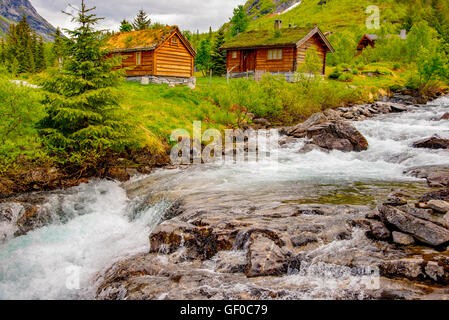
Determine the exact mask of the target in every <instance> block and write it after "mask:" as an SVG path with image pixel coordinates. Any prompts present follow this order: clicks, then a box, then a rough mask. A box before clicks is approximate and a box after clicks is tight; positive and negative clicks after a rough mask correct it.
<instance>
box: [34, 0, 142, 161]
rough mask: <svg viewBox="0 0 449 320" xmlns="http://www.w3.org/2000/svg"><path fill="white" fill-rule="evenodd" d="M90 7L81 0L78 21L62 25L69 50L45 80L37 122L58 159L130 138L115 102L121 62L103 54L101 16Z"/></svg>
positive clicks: (85, 155)
mask: <svg viewBox="0 0 449 320" xmlns="http://www.w3.org/2000/svg"><path fill="white" fill-rule="evenodd" d="M75 10H76V9H75ZM93 10H95V7H94V8H87V7H86V4H85V1H84V0H82V2H81V9H80V10H77V15H76V16H72V15H71V16H72V18H73V21H74V22H77V24H78V25H79V26H78V28H76V29H75V30H65V31H66V33H67V34H68V35H69V39H68V40H66V48H67V52H70V54H69V55H67V56H66V58H65V59H66V60H65V63H64V66H63V68H62V69H58V70H56V71H54V73H53V74H52V76H51V77H49V79H48V80H47V81H46V82H45V83H44V89H45V90H46V98H45V100H44V103H45V106H46V112H47V115H46V117H45V118H44V119H43V120H42V121H41V122H40V128H41V131H40V132H41V135H42V137H43V140H44V142H45V145H46V146H47V147H48V148H49V149H50V150H53V151H58V152H62V153H58V154H59V155H60V156H61V158H60V159H64V158H65V157H67V155H66V153H67V154H69V155H71V158H70V159H69V161H71V162H75V161H76V164H80V163H81V164H82V163H85V161H86V160H89V161H91V159H92V158H95V159H98V158H101V157H102V156H103V155H105V153H106V152H107V151H108V150H113V151H121V150H123V149H124V148H125V147H127V146H130V145H132V143H133V141H134V140H133V138H132V137H133V135H132V132H131V131H130V126H129V125H128V122H127V121H126V120H125V119H126V117H125V116H124V114H123V111H122V110H121V109H120V107H119V106H118V104H119V92H118V90H117V88H116V87H117V86H118V85H119V84H120V83H121V81H122V79H123V76H122V75H123V72H122V71H120V70H115V71H114V67H115V66H117V65H118V64H119V63H120V62H119V61H118V60H117V59H115V58H105V57H106V54H107V52H105V51H103V49H102V47H103V46H104V44H105V43H104V41H102V32H101V31H97V30H95V29H94V27H95V25H97V24H98V22H99V21H100V20H101V18H98V17H97V16H96V15H95V14H94V13H93ZM69 15H70V14H69ZM64 151H65V152H66V153H64ZM79 159H81V160H79Z"/></svg>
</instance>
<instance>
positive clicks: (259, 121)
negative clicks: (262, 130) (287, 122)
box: [252, 118, 271, 127]
mask: <svg viewBox="0 0 449 320" xmlns="http://www.w3.org/2000/svg"><path fill="white" fill-rule="evenodd" d="M252 121H253V123H254V124H257V125H260V126H265V127H269V126H271V123H270V122H269V121H268V120H267V119H264V118H257V119H253V120H252Z"/></svg>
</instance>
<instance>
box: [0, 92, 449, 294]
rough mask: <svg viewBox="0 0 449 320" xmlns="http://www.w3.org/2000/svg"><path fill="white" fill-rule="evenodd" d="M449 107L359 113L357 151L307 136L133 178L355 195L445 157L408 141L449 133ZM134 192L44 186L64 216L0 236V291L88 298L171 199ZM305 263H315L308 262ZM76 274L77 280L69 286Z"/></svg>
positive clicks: (402, 179) (157, 187) (251, 191)
mask: <svg viewBox="0 0 449 320" xmlns="http://www.w3.org/2000/svg"><path fill="white" fill-rule="evenodd" d="M448 110H449V98H447V97H444V98H440V99H438V100H436V101H434V102H432V103H431V104H429V106H427V107H421V108H416V109H413V110H412V111H410V112H407V113H402V114H390V115H382V116H379V117H376V118H374V119H371V120H367V121H363V122H357V123H355V125H356V127H357V128H358V129H359V130H360V131H361V132H362V134H363V135H364V136H365V137H366V138H367V139H368V141H369V144H370V148H369V150H368V151H365V152H361V153H341V152H337V151H334V152H331V153H329V154H325V153H322V152H318V151H314V152H310V153H308V154H301V153H299V152H298V151H299V150H300V149H301V147H302V145H303V144H304V142H303V141H299V142H298V143H296V144H291V145H288V146H287V147H285V148H282V149H280V150H279V154H278V159H279V161H276V162H275V161H270V160H266V161H264V162H259V163H246V164H239V165H227V166H220V167H219V166H217V165H207V166H200V167H189V168H187V169H176V170H159V171H157V172H155V173H154V174H152V175H149V176H146V177H141V178H139V179H140V180H139V181H134V182H133V183H134V184H135V183H137V184H138V183H139V182H145V186H146V187H145V188H146V190H148V191H147V192H148V193H152V194H153V195H154V196H157V197H159V199H161V198H162V199H174V198H176V197H179V196H189V195H195V194H196V195H205V196H204V198H208V196H207V195H210V197H209V198H208V201H212V200H211V199H213V201H218V202H219V201H223V202H225V201H232V200H233V199H232V197H231V196H230V195H233V196H235V197H240V198H245V199H247V200H249V201H251V200H252V199H254V200H253V201H258V200H257V199H263V198H264V197H265V195H266V194H272V195H273V194H274V195H275V196H277V195H280V194H290V195H292V194H295V196H296V197H298V198H300V199H302V200H304V201H306V200H307V199H315V200H316V199H323V197H324V199H330V198H332V193H331V195H330V196H329V190H333V189H338V190H340V191H339V192H341V189H343V188H350V189H351V192H355V194H356V196H357V195H358V194H359V193H363V192H364V191H363V190H364V189H370V191H369V192H370V193H376V190H378V189H380V188H385V189H387V190H388V188H389V187H390V186H391V185H395V184H399V185H400V184H407V183H412V184H413V183H419V181H418V180H417V179H414V178H411V177H407V176H404V174H403V171H404V170H405V169H407V168H410V167H413V166H421V165H432V164H448V165H449V157H448V153H447V151H446V150H424V149H413V148H411V144H412V143H413V142H415V141H417V140H419V139H422V138H427V137H430V136H432V135H434V134H438V135H440V136H441V137H444V138H449V121H439V119H440V118H441V116H442V115H443V114H444V113H445V112H448ZM132 193H133V191H132V190H131V191H130V192H129V194H127V192H126V191H125V189H124V188H123V187H122V186H120V185H119V184H118V183H115V182H108V181H94V182H91V183H89V184H85V185H81V186H79V187H76V188H73V189H71V190H69V191H68V192H65V193H64V194H62V195H59V196H58V195H57V194H56V195H55V194H53V195H52V196H49V199H48V203H47V204H46V207H47V208H49V210H55V212H56V211H57V216H59V217H61V216H62V217H66V219H59V220H57V219H56V220H55V223H53V224H51V225H49V226H46V227H42V228H40V229H37V230H34V231H32V232H29V233H28V234H27V235H25V236H21V237H18V238H15V239H11V240H9V241H8V242H6V243H4V244H3V245H0V299H83V298H85V299H89V298H94V297H95V281H96V277H97V275H98V274H99V273H101V272H104V271H105V270H106V269H107V268H108V267H110V266H111V265H112V264H113V263H114V262H115V261H118V260H120V259H123V258H124V257H127V256H130V255H133V254H137V253H142V252H146V251H147V250H148V246H149V243H148V235H149V234H150V232H151V230H152V229H153V228H154V227H155V226H157V224H158V223H159V222H160V220H161V217H162V215H163V213H164V211H165V210H166V209H167V208H168V206H169V201H166V200H159V201H156V202H153V203H156V204H153V205H147V206H141V204H142V197H134V196H133V197H132V200H131V198H130V197H131V196H130V194H132ZM138 195H139V196H142V194H141V193H140V194H138ZM326 195H327V198H326ZM319 196H321V198H320V197H319ZM314 197H315V198H314ZM298 198H295V199H298ZM198 205H199V206H201V203H199V204H198ZM67 217H69V218H68V219H67ZM2 228H3V229H6V228H11V226H8V225H6V224H1V225H0V229H2ZM0 231H3V230H0ZM345 243H346V242H345ZM323 250H324V249H323ZM308 270H310V272H312V273H313V270H314V268H308ZM78 275H79V279H80V281H79V284H80V286H79V290H73V289H74V288H73V285H74V283H75V287H76V283H77V282H76V281H74V280H76V278H77V276H78ZM295 277H296V278H295ZM299 278H300V279H303V282H304V281H306V282H307V281H308V280H307V279H308V278H307V277H305V275H294V276H290V277H288V279H287V280H285V279H284V280H283V281H287V282H288V281H290V282H291V281H293V280H295V279H299ZM296 283H297V282H296ZM284 284H285V283H284ZM75 289H76V288H75Z"/></svg>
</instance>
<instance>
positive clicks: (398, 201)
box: [384, 197, 407, 207]
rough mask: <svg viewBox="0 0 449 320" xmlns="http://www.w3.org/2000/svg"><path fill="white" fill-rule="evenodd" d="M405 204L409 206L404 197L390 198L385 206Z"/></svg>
mask: <svg viewBox="0 0 449 320" xmlns="http://www.w3.org/2000/svg"><path fill="white" fill-rule="evenodd" d="M405 204H407V200H406V199H404V198H402V197H389V198H388V200H387V201H386V202H385V203H384V205H387V206H393V207H397V206H403V205H405Z"/></svg>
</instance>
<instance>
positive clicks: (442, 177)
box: [404, 165, 449, 201]
mask: <svg viewBox="0 0 449 320" xmlns="http://www.w3.org/2000/svg"><path fill="white" fill-rule="evenodd" d="M404 173H405V174H409V175H411V176H413V177H417V178H420V179H427V183H428V184H429V186H431V187H434V188H438V187H446V186H449V166H444V165H443V166H423V167H416V168H411V169H408V170H406V171H405V172H404ZM440 200H444V199H440ZM420 201H421V199H420Z"/></svg>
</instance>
